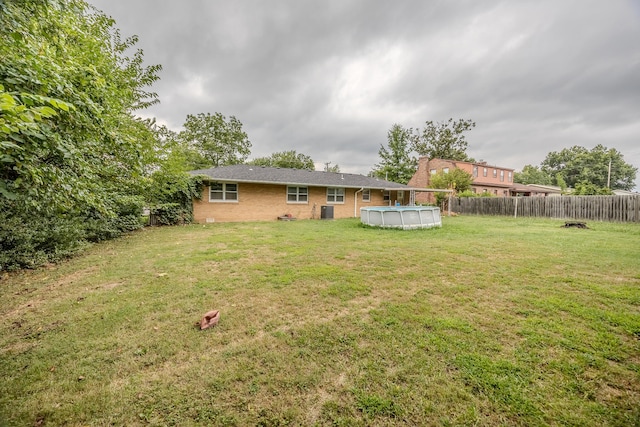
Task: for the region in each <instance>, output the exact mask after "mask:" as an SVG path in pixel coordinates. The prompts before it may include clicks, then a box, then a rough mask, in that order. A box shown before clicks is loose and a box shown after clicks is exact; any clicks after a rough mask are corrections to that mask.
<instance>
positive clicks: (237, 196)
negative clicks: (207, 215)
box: [209, 182, 240, 203]
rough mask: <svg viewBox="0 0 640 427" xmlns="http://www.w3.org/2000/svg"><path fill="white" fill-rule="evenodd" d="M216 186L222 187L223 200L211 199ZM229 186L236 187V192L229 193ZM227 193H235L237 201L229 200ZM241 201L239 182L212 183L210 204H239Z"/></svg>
mask: <svg viewBox="0 0 640 427" xmlns="http://www.w3.org/2000/svg"><path fill="white" fill-rule="evenodd" d="M215 184H221V185H222V199H213V198H211V191H212V189H213V186H214V185H215ZM227 185H235V186H236V191H227ZM227 193H230V194H231V193H234V194H235V195H236V198H235V199H227ZM239 200H240V189H239V186H238V183H237V182H212V183H210V184H209V203H238V201H239Z"/></svg>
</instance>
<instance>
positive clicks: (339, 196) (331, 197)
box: [327, 188, 344, 203]
mask: <svg viewBox="0 0 640 427" xmlns="http://www.w3.org/2000/svg"><path fill="white" fill-rule="evenodd" d="M327 203H344V188H327Z"/></svg>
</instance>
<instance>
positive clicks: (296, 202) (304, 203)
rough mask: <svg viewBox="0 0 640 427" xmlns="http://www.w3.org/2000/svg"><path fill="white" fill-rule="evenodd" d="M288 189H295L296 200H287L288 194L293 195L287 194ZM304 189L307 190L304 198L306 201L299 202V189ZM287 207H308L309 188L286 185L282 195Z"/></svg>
mask: <svg viewBox="0 0 640 427" xmlns="http://www.w3.org/2000/svg"><path fill="white" fill-rule="evenodd" d="M290 188H295V189H296V200H289V194H291V195H293V193H289V189H290ZM301 188H304V189H306V190H307V193H306V196H307V200H300V189H301ZM284 196H285V198H286V201H287V204H288V205H308V204H309V187H306V186H304V185H287V191H286V194H285V195H284Z"/></svg>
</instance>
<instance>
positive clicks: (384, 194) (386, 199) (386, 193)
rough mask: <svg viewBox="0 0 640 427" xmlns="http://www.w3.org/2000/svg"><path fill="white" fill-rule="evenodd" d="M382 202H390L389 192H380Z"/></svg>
mask: <svg viewBox="0 0 640 427" xmlns="http://www.w3.org/2000/svg"><path fill="white" fill-rule="evenodd" d="M382 200H384V201H385V202H388V201H389V200H391V192H390V191H389V190H384V191H383V192H382Z"/></svg>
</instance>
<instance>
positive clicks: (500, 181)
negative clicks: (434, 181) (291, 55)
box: [408, 157, 514, 203]
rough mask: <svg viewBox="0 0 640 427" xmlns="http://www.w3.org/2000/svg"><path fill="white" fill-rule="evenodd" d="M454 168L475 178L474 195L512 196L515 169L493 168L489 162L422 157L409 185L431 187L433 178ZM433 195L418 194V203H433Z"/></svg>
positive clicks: (472, 189)
mask: <svg viewBox="0 0 640 427" xmlns="http://www.w3.org/2000/svg"><path fill="white" fill-rule="evenodd" d="M454 168H459V169H462V170H464V171H466V172H468V173H469V174H471V176H473V183H472V184H471V191H473V192H474V193H478V194H481V193H490V194H492V195H494V196H499V197H507V196H510V195H511V192H510V189H511V187H512V186H513V171H514V170H513V169H510V168H503V167H500V166H492V165H489V164H487V162H462V161H457V160H444V159H429V158H427V157H420V158H419V159H418V169H417V170H416V173H415V174H414V175H413V177H411V179H410V180H409V183H408V185H409V186H411V187H417V188H429V187H431V185H430V184H431V176H432V175H435V174H436V173H438V172H440V171H445V172H448V171H449V170H452V169H454ZM433 201H434V198H433V195H432V194H429V193H426V192H423V193H418V194H416V202H419V203H433Z"/></svg>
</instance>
